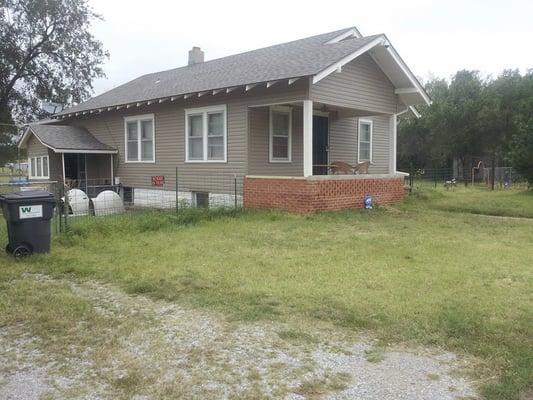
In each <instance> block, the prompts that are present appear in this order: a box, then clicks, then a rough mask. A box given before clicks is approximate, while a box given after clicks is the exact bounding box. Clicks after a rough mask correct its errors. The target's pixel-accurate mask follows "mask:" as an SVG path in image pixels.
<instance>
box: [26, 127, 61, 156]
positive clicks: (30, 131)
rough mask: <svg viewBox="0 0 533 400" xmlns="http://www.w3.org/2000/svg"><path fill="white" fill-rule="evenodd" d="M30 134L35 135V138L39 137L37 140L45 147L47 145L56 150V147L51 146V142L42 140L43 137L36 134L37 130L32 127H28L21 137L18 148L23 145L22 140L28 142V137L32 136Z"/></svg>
mask: <svg viewBox="0 0 533 400" xmlns="http://www.w3.org/2000/svg"><path fill="white" fill-rule="evenodd" d="M30 134H32V135H33V136H35V138H37V140H38V141H39V143H41V144H42V145H43V146H44V147H47V148H49V149H51V150H53V151H56V149H55V148H53V147H52V146H50V145H49V144H46V143H45V142H43V141H42V140H41V138H40V137H39V136H37V135H36V134H35V132H33V131H32V129H31V127H28V129H27V130H26V132H24V135H22V138H21V139H20V142H19V145H18V148H19V149H20V148H21V146H22V142H23V141H24V142H26V141H27V140H28V137H29V136H30Z"/></svg>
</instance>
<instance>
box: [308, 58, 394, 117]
mask: <svg viewBox="0 0 533 400" xmlns="http://www.w3.org/2000/svg"><path fill="white" fill-rule="evenodd" d="M310 96H311V100H313V101H317V102H320V103H325V104H330V105H335V106H339V107H346V108H352V109H357V110H363V111H370V112H372V113H376V114H377V113H384V114H393V113H395V112H396V110H397V96H396V95H395V94H394V86H393V85H392V83H391V82H390V81H389V79H388V78H387V76H386V75H385V74H384V73H383V72H382V71H381V69H380V68H379V66H378V65H377V64H376V63H375V62H374V60H373V59H372V58H371V57H370V55H368V54H364V55H362V56H360V57H358V58H356V59H355V60H354V61H352V62H349V63H348V64H346V65H344V66H343V67H342V72H334V73H332V74H331V75H329V76H327V77H325V78H324V79H322V80H321V81H319V82H318V83H316V84H314V85H311V89H310Z"/></svg>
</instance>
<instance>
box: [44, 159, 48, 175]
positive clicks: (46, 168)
mask: <svg viewBox="0 0 533 400" xmlns="http://www.w3.org/2000/svg"><path fill="white" fill-rule="evenodd" d="M43 176H48V157H43Z"/></svg>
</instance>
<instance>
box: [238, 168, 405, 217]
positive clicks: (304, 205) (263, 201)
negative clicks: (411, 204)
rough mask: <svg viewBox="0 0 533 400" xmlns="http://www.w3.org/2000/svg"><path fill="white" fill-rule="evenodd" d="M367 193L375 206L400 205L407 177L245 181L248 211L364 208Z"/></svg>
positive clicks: (267, 178)
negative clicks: (250, 209)
mask: <svg viewBox="0 0 533 400" xmlns="http://www.w3.org/2000/svg"><path fill="white" fill-rule="evenodd" d="M366 193H369V194H370V195H371V196H372V198H373V199H374V203H375V204H392V203H397V202H399V201H401V200H402V199H403V196H404V178H403V176H398V175H369V176H361V175H356V176H346V175H344V176H343V175H340V176H338V177H332V176H328V177H310V178H303V177H302V178H300V177H293V178H291V177H253V176H247V177H245V178H244V207H245V208H254V209H283V210H287V211H291V212H297V213H312V212H317V211H325V210H342V209H347V208H363V201H364V197H365V194H366Z"/></svg>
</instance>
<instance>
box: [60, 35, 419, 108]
mask: <svg viewBox="0 0 533 400" xmlns="http://www.w3.org/2000/svg"><path fill="white" fill-rule="evenodd" d="M385 42H386V43H388V40H387V39H386V37H385V35H372V36H366V37H361V35H360V33H359V31H357V29H356V28H347V29H342V30H338V31H334V32H329V33H324V34H321V35H316V36H311V37H308V38H305V39H300V40H295V41H292V42H288V43H283V44H278V45H274V46H270V47H265V48H262V49H258V50H252V51H248V52H245V53H240V54H236V55H232V56H228V57H223V58H219V59H215V60H211V61H206V62H202V63H198V64H194V65H190V66H185V67H180V68H175V69H171V70H167V71H161V72H155V73H151V74H147V75H143V76H141V77H139V78H136V79H134V80H132V81H130V82H127V83H125V84H123V85H121V86H118V87H116V88H114V89H112V90H110V91H108V92H105V93H103V94H101V95H99V96H96V97H93V98H91V99H89V100H87V101H86V102H84V103H81V104H78V105H76V106H73V107H71V108H69V109H66V110H63V111H62V112H60V113H58V114H56V116H68V115H71V114H76V113H80V112H86V111H89V110H98V109H106V108H110V107H117V106H124V105H126V104H128V103H130V104H131V103H137V102H146V101H154V100H158V99H163V98H171V99H172V100H173V99H174V97H175V96H182V95H185V96H187V95H188V94H192V93H202V92H206V91H211V90H214V91H217V90H219V89H226V88H233V87H236V86H243V85H254V84H258V83H263V82H273V81H278V80H282V79H291V78H301V77H306V76H315V77H316V76H317V74H320V73H322V74H323V75H324V76H325V75H326V73H325V71H328V68H331V67H332V66H334V65H335V64H337V63H339V62H342V61H343V60H346V59H350V57H351V55H354V54H356V55H358V53H361V54H362V53H364V52H366V51H369V50H370V49H372V48H373V47H375V46H376V45H384V44H385ZM387 46H388V44H387ZM354 58H355V57H354ZM352 59H353V58H352ZM349 61H351V59H350V60H349ZM400 61H401V59H400ZM401 62H403V61H401ZM405 68H407V67H406V66H405ZM407 70H408V68H407ZM409 72H410V71H409ZM322 77H323V76H322ZM389 78H390V77H389ZM414 79H415V80H416V78H414ZM393 83H394V82H393ZM417 83H418V81H417ZM420 89H421V86H420V85H419V87H418V88H417V90H420ZM421 90H422V91H423V89H421ZM213 94H215V93H213ZM423 97H424V100H426V99H429V97H427V95H426V94H425V92H424V93H423ZM427 101H428V100H427Z"/></svg>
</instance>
